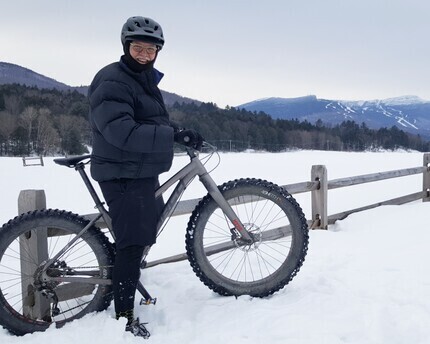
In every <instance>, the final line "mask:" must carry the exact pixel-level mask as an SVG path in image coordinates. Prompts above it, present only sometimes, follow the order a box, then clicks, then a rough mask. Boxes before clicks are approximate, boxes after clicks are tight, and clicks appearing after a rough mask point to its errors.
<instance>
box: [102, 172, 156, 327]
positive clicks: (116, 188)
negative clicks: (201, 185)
mask: <svg viewBox="0 0 430 344" xmlns="http://www.w3.org/2000/svg"><path fill="white" fill-rule="evenodd" d="M158 185H159V183H158V178H157V177H153V178H144V179H118V180H112V181H107V182H101V183H100V187H101V190H102V192H103V196H104V198H105V200H106V202H107V204H108V206H109V215H110V217H111V219H112V227H113V231H114V233H115V242H116V256H115V265H114V269H113V291H114V304H115V311H116V313H117V316H124V317H127V318H129V320H130V318H132V317H133V309H134V297H135V293H136V287H137V283H138V281H139V277H140V262H141V259H142V255H143V250H144V247H145V246H150V245H153V244H154V243H155V240H156V227H157V221H158V219H159V216H160V212H161V210H162V208H163V206H164V202H163V199H162V198H161V197H160V198H159V199H157V200H156V199H155V190H156V188H157V187H158Z"/></svg>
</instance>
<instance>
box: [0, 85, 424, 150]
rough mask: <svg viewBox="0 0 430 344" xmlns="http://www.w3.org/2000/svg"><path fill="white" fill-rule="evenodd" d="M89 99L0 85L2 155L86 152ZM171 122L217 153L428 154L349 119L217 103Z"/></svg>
mask: <svg viewBox="0 0 430 344" xmlns="http://www.w3.org/2000/svg"><path fill="white" fill-rule="evenodd" d="M88 108H89V104H88V99H87V98H86V97H85V96H84V95H82V94H81V93H79V92H77V91H59V90H53V89H51V90H48V89H38V88H36V87H28V86H22V85H17V84H12V85H0V156H29V155H35V154H37V155H60V154H62V155H75V154H83V153H85V152H88V150H87V147H88V146H91V135H90V128H89V123H88V119H87V117H88ZM167 108H168V111H169V113H170V116H171V119H172V120H173V121H175V122H176V123H177V124H179V125H180V126H182V127H185V128H193V129H195V130H197V131H199V132H200V133H201V134H202V135H203V136H204V137H205V139H206V140H207V141H208V142H211V143H212V144H214V145H216V146H217V147H218V149H219V150H226V151H244V150H247V149H255V150H266V151H272V152H276V151H283V150H288V149H317V150H337V151H339V150H345V151H363V150H369V149H381V148H382V149H396V148H405V149H413V150H418V151H429V148H430V146H429V142H428V141H426V140H424V139H423V138H421V137H420V136H418V135H412V134H409V133H406V132H404V131H402V130H400V129H398V128H397V127H395V126H393V127H391V128H381V129H378V130H372V129H370V128H368V127H367V126H366V124H365V123H362V124H360V125H359V124H357V123H355V122H352V121H345V122H343V123H341V124H339V125H335V126H327V125H324V123H323V122H322V121H321V120H318V121H317V122H316V123H315V124H312V123H310V122H308V121H299V120H298V119H293V120H281V119H273V118H271V117H270V116H269V115H267V114H265V113H263V112H259V113H256V112H249V111H246V110H244V109H237V108H234V107H229V106H227V107H226V108H225V109H220V108H218V107H217V106H216V104H213V103H198V104H196V103H179V102H175V103H174V104H171V105H168V106H167Z"/></svg>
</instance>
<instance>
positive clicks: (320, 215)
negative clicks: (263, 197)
mask: <svg viewBox="0 0 430 344" xmlns="http://www.w3.org/2000/svg"><path fill="white" fill-rule="evenodd" d="M429 166H430V153H425V154H424V158H423V166H419V167H413V168H406V169H400V170H393V171H386V172H379V173H372V174H366V175H359V176H354V177H347V178H340V179H334V180H327V169H326V167H325V166H323V165H314V166H312V170H311V180H310V181H307V182H301V183H295V184H287V185H283V187H284V188H285V189H286V190H288V191H289V192H290V193H291V194H299V193H304V192H311V203H312V205H311V206H312V217H311V219H308V224H309V226H310V228H311V229H327V227H328V225H329V224H333V223H335V222H336V221H337V220H340V219H344V218H346V217H347V216H348V215H350V214H353V213H356V212H360V211H364V210H368V209H372V208H376V207H379V206H382V205H401V204H404V203H408V202H412V201H416V200H419V199H422V201H423V202H428V201H430V167H429ZM415 174H422V175H423V183H422V185H423V187H422V190H417V192H415V193H412V194H409V195H404V196H401V197H397V198H393V199H389V200H386V201H381V202H377V203H374V204H370V205H367V206H363V207H359V208H355V209H351V210H346V211H343V212H341V213H337V214H332V215H330V216H328V215H327V206H328V201H327V199H328V190H332V189H337V188H343V187H347V186H353V185H359V184H364V183H370V182H376V181H381V180H386V179H392V178H399V177H404V176H411V175H415ZM41 192H43V190H23V191H22V193H23V194H22V195H21V196H20V199H19V200H18V203H19V205H18V207H19V212H20V213H22V212H23V210H24V209H25V210H26V211H29V210H32V209H30V208H31V207H32V205H36V204H37V206H35V207H37V208H40V207H41V205H40V201H38V200H39V199H41V198H44V194H43V195H41ZM199 201H200V198H198V199H191V200H185V201H181V202H179V203H178V205H177V207H176V209H175V210H174V212H173V215H172V216H178V215H185V214H189V213H191V212H192V211H193V210H194V208H195V206H196V205H197V203H198V202H199ZM97 215H98V213H97V214H87V215H84V217H85V218H87V219H89V220H91V219H93V218H94V217H95V216H97ZM96 225H97V226H99V227H100V228H105V227H106V224H105V223H104V221H103V219H100V220H99V221H98V222H97V223H96ZM184 259H186V254H185V253H183V254H179V255H176V256H172V257H168V258H164V259H160V260H158V261H156V262H148V265H147V266H148V267H149V266H154V265H158V264H162V263H167V262H174V261H180V260H184Z"/></svg>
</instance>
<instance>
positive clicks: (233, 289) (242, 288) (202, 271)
mask: <svg viewBox="0 0 430 344" xmlns="http://www.w3.org/2000/svg"><path fill="white" fill-rule="evenodd" d="M218 188H219V190H220V191H221V193H222V194H223V196H224V198H226V199H227V200H231V199H233V198H236V197H242V196H251V195H253V196H252V197H261V199H262V200H264V201H265V202H267V203H269V204H270V203H273V205H276V207H279V209H281V211H282V212H284V213H285V216H286V218H287V219H288V221H289V224H290V226H291V232H292V234H291V237H292V239H291V247H290V248H289V252H288V253H285V260H284V261H283V262H282V264H280V267H279V268H278V269H277V270H276V271H273V273H270V274H269V275H268V276H266V277H264V278H263V277H262V278H261V279H260V280H252V281H237V280H236V281H235V280H233V279H231V278H229V277H226V276H224V275H223V274H222V273H220V272H219V271H217V270H216V268H215V267H214V265H212V263H211V262H210V259H209V258H208V257H207V256H206V253H205V250H204V247H203V246H204V245H203V237H204V235H205V231H208V229H206V228H207V226H208V227H209V226H210V225H211V224H210V222H211V215H212V214H213V213H214V212H215V211H217V209H218V212H222V211H221V210H220V209H219V207H218V205H217V204H216V203H215V201H214V200H213V199H212V197H211V196H210V195H209V194H208V195H207V196H205V197H204V198H203V199H202V200H201V201H200V202H199V204H198V205H197V206H196V208H195V209H194V211H193V213H192V215H191V217H190V220H189V223H188V227H187V232H186V238H185V241H186V250H187V255H188V260H189V262H190V265H191V267H192V269H193V271H194V272H195V274H196V275H197V277H198V278H199V279H200V280H201V281H202V282H203V283H204V284H205V285H206V286H207V287H209V288H210V289H212V290H213V291H215V292H216V293H218V294H220V295H224V296H231V295H234V296H239V295H250V296H254V297H266V296H269V295H271V294H273V293H275V292H276V291H278V290H280V289H282V288H283V287H284V286H285V285H287V284H288V283H289V282H290V281H291V280H292V279H293V277H294V276H295V275H296V274H297V273H298V271H299V270H300V267H301V266H302V264H303V262H304V259H305V256H306V253H307V249H308V242H309V235H308V226H307V221H306V218H305V215H304V214H303V211H302V209H301V208H300V206H299V204H298V203H297V202H296V200H295V199H294V198H293V197H292V196H291V195H290V194H289V193H288V192H287V191H286V190H285V189H283V188H282V187H280V186H277V185H275V184H273V183H271V182H268V181H265V180H261V179H249V178H248V179H238V180H233V181H230V182H227V183H224V184H223V185H221V186H219V187H218ZM233 209H234V206H233ZM241 215H243V214H238V216H239V218H240V219H241V221H242V223H244V224H245V222H247V221H248V220H246V219H245V218H242V217H241ZM226 222H227V221H226ZM208 223H209V224H208ZM248 226H252V224H248ZM244 259H246V258H244ZM257 259H258V258H257ZM283 259H284V258H283ZM253 277H254V276H253Z"/></svg>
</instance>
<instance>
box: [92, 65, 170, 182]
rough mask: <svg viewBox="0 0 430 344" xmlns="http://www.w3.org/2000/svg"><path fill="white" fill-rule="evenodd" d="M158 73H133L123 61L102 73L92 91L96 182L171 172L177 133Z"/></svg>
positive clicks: (151, 70) (93, 173)
mask: <svg viewBox="0 0 430 344" xmlns="http://www.w3.org/2000/svg"><path fill="white" fill-rule="evenodd" d="M162 76H163V75H162V74H161V73H160V72H158V71H157V70H156V69H153V68H151V69H149V70H147V71H143V72H141V73H134V72H133V71H132V70H131V69H129V68H128V67H127V65H126V64H125V63H124V62H123V59H121V60H120V61H119V62H116V63H112V64H110V65H108V66H106V67H104V68H103V69H102V70H100V71H99V72H98V73H97V75H96V76H95V77H94V80H93V82H92V83H91V86H90V88H89V91H88V97H89V101H90V114H89V116H90V124H91V129H92V134H93V152H92V157H91V175H92V177H93V178H94V179H95V180H96V181H99V182H100V181H107V180H113V179H119V178H145V177H152V176H156V175H158V174H160V173H162V172H165V171H167V170H169V168H170V166H171V164H172V159H173V128H172V127H171V126H170V122H169V115H168V113H167V111H166V109H165V106H164V102H163V99H162V97H161V93H160V91H159V89H158V87H157V84H158V82H159V81H160V80H161V78H162Z"/></svg>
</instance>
